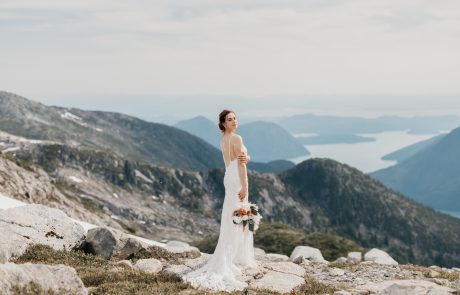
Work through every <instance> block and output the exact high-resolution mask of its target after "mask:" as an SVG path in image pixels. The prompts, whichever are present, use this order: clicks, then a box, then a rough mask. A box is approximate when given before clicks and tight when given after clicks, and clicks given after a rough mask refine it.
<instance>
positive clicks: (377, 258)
mask: <svg viewBox="0 0 460 295" xmlns="http://www.w3.org/2000/svg"><path fill="white" fill-rule="evenodd" d="M364 260H365V261H373V262H375V263H379V264H389V265H397V264H398V262H396V260H394V259H393V258H392V257H391V256H390V255H388V253H386V252H385V251H382V250H380V249H377V248H373V249H371V250H369V251H368V252H367V253H366V254H364Z"/></svg>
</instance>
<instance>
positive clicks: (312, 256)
mask: <svg viewBox="0 0 460 295" xmlns="http://www.w3.org/2000/svg"><path fill="white" fill-rule="evenodd" d="M299 256H302V257H303V258H305V259H308V260H310V261H313V262H327V261H326V260H325V259H324V258H323V254H321V251H320V250H319V249H316V248H313V247H308V246H297V247H295V249H294V251H292V253H291V257H290V258H291V260H295V259H296V258H297V257H299Z"/></svg>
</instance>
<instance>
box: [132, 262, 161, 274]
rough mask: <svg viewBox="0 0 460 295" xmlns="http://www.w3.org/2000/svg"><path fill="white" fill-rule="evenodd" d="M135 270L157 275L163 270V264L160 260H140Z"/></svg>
mask: <svg viewBox="0 0 460 295" xmlns="http://www.w3.org/2000/svg"><path fill="white" fill-rule="evenodd" d="M134 268H136V269H139V270H143V271H145V272H148V273H151V274H157V273H159V272H160V271H161V270H162V269H163V263H161V261H160V260H157V259H154V258H150V259H139V260H138V261H137V262H136V264H135V265H134Z"/></svg>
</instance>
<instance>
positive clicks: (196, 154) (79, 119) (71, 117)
mask: <svg viewBox="0 0 460 295" xmlns="http://www.w3.org/2000/svg"><path fill="white" fill-rule="evenodd" d="M0 129H1V130H2V131H4V132H7V133H10V134H13V135H17V136H22V137H26V138H29V139H35V140H50V141H55V142H59V143H62V144H67V145H70V146H80V147H84V148H91V149H98V150H105V151H110V152H113V153H116V154H118V155H119V156H123V157H127V158H131V159H134V160H138V161H143V162H146V163H155V164H157V165H163V166H167V167H181V168H189V169H195V170H197V169H207V168H213V167H219V166H221V165H222V155H221V154H220V152H219V151H218V150H217V149H216V148H214V147H212V146H211V145H209V144H208V143H206V142H205V141H203V140H202V139H200V138H198V137H196V136H193V135H190V134H189V133H187V132H184V131H182V130H179V129H177V128H173V127H170V126H167V125H163V124H157V123H150V122H146V121H143V120H140V119H137V118H134V117H131V116H127V115H123V114H118V113H109V112H98V111H83V110H79V109H74V108H72V109H67V108H60V107H49V106H45V105H43V104H40V103H38V102H34V101H31V100H27V99H25V98H24V97H21V96H18V95H15V94H12V93H8V92H4V91H0Z"/></svg>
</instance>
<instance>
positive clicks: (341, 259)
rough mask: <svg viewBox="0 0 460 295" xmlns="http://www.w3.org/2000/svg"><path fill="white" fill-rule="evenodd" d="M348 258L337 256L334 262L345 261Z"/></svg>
mask: <svg viewBox="0 0 460 295" xmlns="http://www.w3.org/2000/svg"><path fill="white" fill-rule="evenodd" d="M347 261H348V260H347V258H345V257H339V258H337V259H336V260H335V261H334V263H346V262H347Z"/></svg>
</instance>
